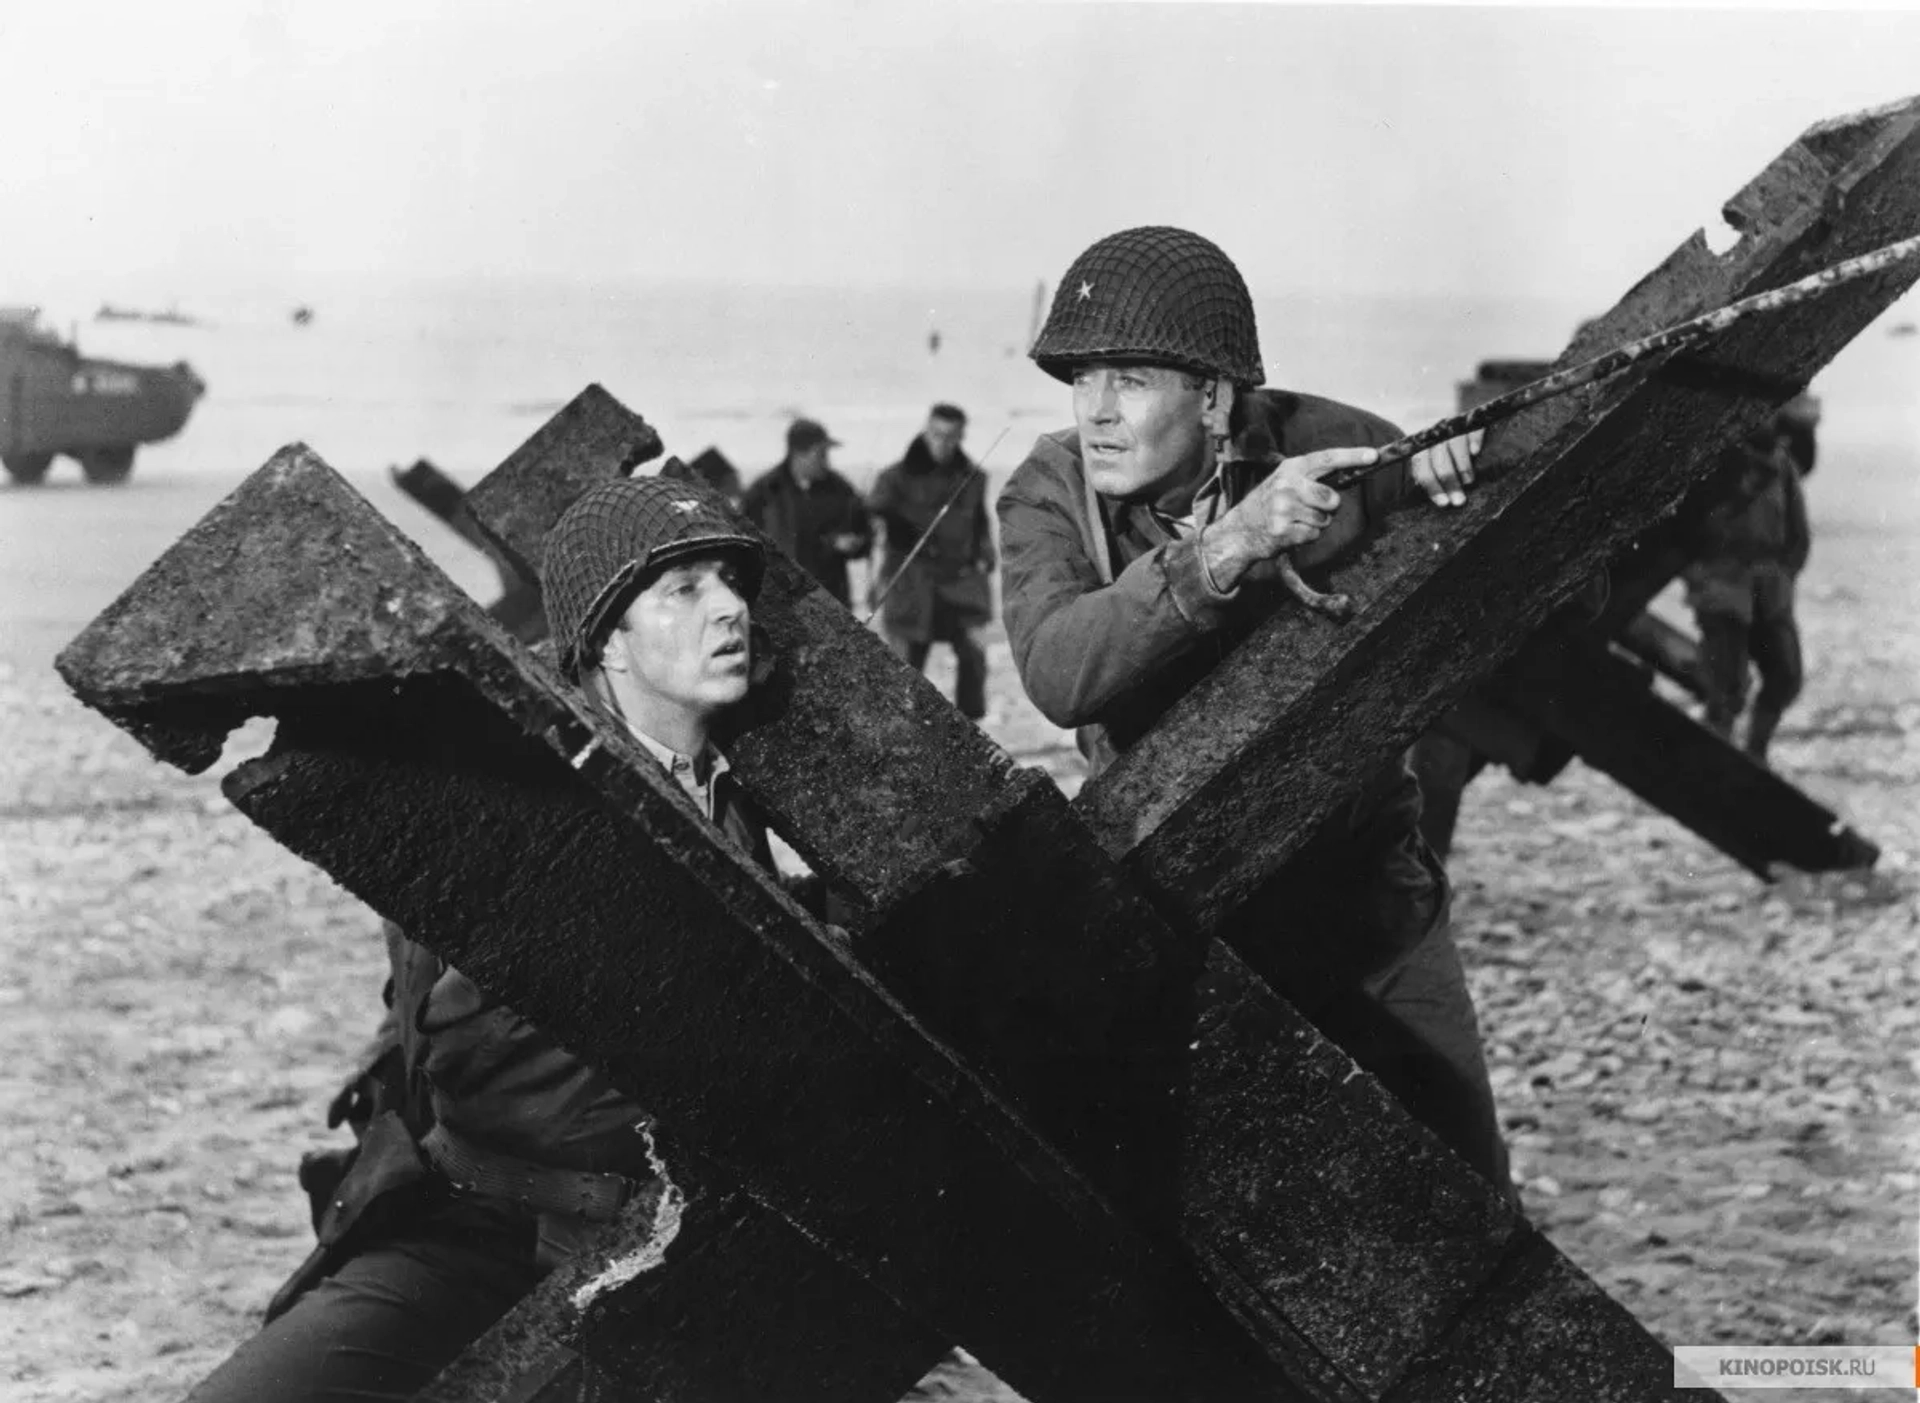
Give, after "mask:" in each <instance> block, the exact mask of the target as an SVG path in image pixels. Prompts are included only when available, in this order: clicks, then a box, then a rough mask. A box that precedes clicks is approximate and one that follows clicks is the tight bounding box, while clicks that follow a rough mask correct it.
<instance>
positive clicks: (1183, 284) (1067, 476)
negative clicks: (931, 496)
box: [998, 228, 1511, 1192]
mask: <svg viewBox="0 0 1920 1403" xmlns="http://www.w3.org/2000/svg"><path fill="white" fill-rule="evenodd" d="M1031 355H1032V357H1033V359H1034V360H1035V361H1036V362H1037V363H1038V364H1039V366H1040V368H1041V369H1042V370H1044V371H1046V372H1047V373H1048V374H1049V375H1051V376H1053V377H1054V378H1055V379H1057V380H1060V381H1063V382H1064V383H1066V384H1068V385H1070V386H1071V387H1072V390H1073V409H1074V418H1075V426H1074V427H1073V428H1071V429H1063V430H1060V431H1058V432H1055V433H1051V434H1046V435H1043V436H1042V437H1041V438H1040V439H1038V440H1037V441H1036V442H1035V444H1034V446H1033V450H1032V452H1031V453H1030V454H1029V455H1028V457H1027V459H1026V461H1025V462H1023V463H1022V464H1021V465H1020V466H1019V467H1018V468H1017V469H1016V470H1015V471H1014V473H1013V476H1012V478H1011V479H1010V480H1009V482H1008V484H1007V487H1006V489H1005V490H1004V491H1003V492H1002V493H1001V496H1000V500H999V504H998V512H999V517H1000V536H1001V558H1002V564H1001V568H1002V572H1003V573H1002V585H1003V596H1004V605H1003V607H1004V613H1005V617H1006V624H1007V633H1008V637H1009V639H1010V641H1011V643H1012V645H1013V655H1014V661H1015V664H1016V665H1017V667H1018V668H1019V671H1020V676H1021V680H1022V682H1023V683H1024V684H1025V686H1026V689H1027V693H1028V695H1029V696H1031V697H1032V699H1033V701H1034V703H1035V704H1036V705H1037V706H1038V707H1039V708H1040V710H1041V711H1042V712H1043V713H1045V714H1046V715H1047V717H1048V718H1049V719H1051V720H1052V721H1053V722H1054V723H1055V724H1057V725H1062V726H1073V727H1077V728H1078V729H1079V736H1080V746H1081V750H1082V752H1083V753H1084V754H1085V755H1086V756H1087V758H1088V761H1089V763H1090V766H1091V768H1092V769H1093V771H1094V772H1095V773H1098V772H1099V771H1100V770H1101V769H1103V768H1104V767H1105V766H1106V765H1107V764H1108V763H1110V762H1111V761H1112V759H1113V758H1114V756H1115V755H1117V754H1118V753H1119V752H1120V751H1122V750H1124V749H1126V747H1127V746H1128V745H1130V744H1131V743H1132V742H1133V741H1134V740H1135V739H1137V738H1138V737H1139V736H1140V735H1142V734H1143V733H1144V732H1145V731H1146V730H1147V729H1148V728H1149V727H1150V726H1152V725H1153V723H1154V722H1155V721H1156V720H1157V719H1158V718H1159V717H1160V716H1161V714H1162V713H1163V712H1165V711H1166V710H1167V708H1168V707H1170V706H1171V705H1172V704H1173V703H1174V701H1176V700H1177V699H1178V698H1179V697H1180V696H1182V695H1183V694H1184V693H1186V692H1187V691H1188V690H1189V689H1190V688H1191V687H1192V686H1193V685H1194V683H1195V682H1196V681H1197V680H1198V679H1199V678H1200V677H1201V676H1202V675H1203V674H1204V673H1206V672H1207V671H1208V669H1210V668H1211V667H1212V666H1213V665H1214V664H1215V663H1216V662H1218V661H1219V660H1220V659H1221V658H1222V657H1224V656H1225V655H1226V653H1227V651H1228V650H1229V649H1230V648H1231V647H1232V646H1233V644H1234V643H1235V642H1237V641H1238V640H1239V639H1240V638H1241V637H1243V636H1244V635H1245V634H1247V633H1248V632H1250V631H1251V630H1252V628H1253V627H1254V626H1255V624H1257V623H1258V621H1259V620H1260V619H1262V618H1264V617H1266V615H1267V614H1269V613H1271V612H1272V611H1273V610H1274V609H1276V608H1293V607H1300V606H1299V604H1298V603H1297V601H1295V600H1294V599H1293V598H1292V597H1291V596H1289V595H1288V594H1285V593H1283V592H1282V591H1281V589H1280V588H1279V586H1278V585H1277V583H1276V574H1277V567H1276V565H1275V561H1276V558H1277V557H1279V556H1281V555H1282V553H1287V554H1290V555H1291V556H1292V559H1293V561H1294V563H1295V564H1296V565H1297V566H1299V567H1300V568H1302V569H1307V570H1311V569H1312V568H1314V567H1319V566H1325V565H1326V564H1328V563H1329V562H1330V561H1332V560H1334V559H1335V558H1337V557H1339V556H1341V555H1344V554H1345V553H1347V552H1349V551H1350V550H1352V549H1353V548H1354V547H1355V545H1356V544H1357V543H1359V542H1360V541H1362V540H1363V539H1364V538H1365V536H1366V535H1367V533H1368V532H1369V530H1370V529H1371V528H1372V527H1373V525H1374V523H1376V522H1377V521H1378V520H1379V519H1380V518H1381V516H1382V515H1383V514H1384V513H1385V512H1386V511H1387V510H1388V509H1390V508H1392V507H1395V506H1397V505H1399V504H1400V503H1401V502H1402V501H1404V500H1411V501H1413V502H1416V503H1417V502H1419V501H1421V499H1422V497H1424V498H1425V499H1426V500H1430V501H1431V502H1432V503H1434V504H1435V505H1438V506H1443V507H1444V506H1455V505H1458V504H1460V503H1461V502H1463V501H1464V500H1465V491H1466V488H1467V487H1468V486H1470V485H1471V483H1472V481H1473V461H1472V455H1473V451H1474V449H1475V448H1477V442H1469V441H1466V440H1456V441H1454V442H1452V443H1449V444H1445V445H1442V446H1441V447H1440V448H1438V449H1436V450H1434V451H1432V452H1430V453H1428V454H1423V455H1422V456H1421V457H1420V458H1418V459H1416V460H1413V461H1412V462H1411V463H1409V464H1407V465H1405V466H1404V467H1402V468H1401V469H1399V470H1390V471H1388V472H1384V473H1380V474H1375V475H1373V476H1372V477H1369V478H1367V479H1366V480H1365V482H1364V483H1363V485H1362V486H1361V487H1359V488H1356V489H1353V490H1350V491H1348V492H1346V493H1338V492H1335V491H1334V490H1333V489H1331V488H1329V487H1327V486H1325V485H1323V484H1322V483H1320V482H1319V481H1317V479H1318V477H1319V476H1320V475H1322V474H1324V473H1326V472H1328V471H1331V470H1332V469H1335V468H1339V467H1345V466H1366V465H1370V464H1371V463H1373V462H1374V461H1375V460H1376V458H1377V454H1376V453H1375V449H1376V448H1377V447H1379V446H1380V445H1382V444H1385V443H1388V442H1390V441H1392V440H1393V439H1395V438H1397V437H1399V433H1398V431H1397V430H1396V429H1395V427H1394V426H1393V425H1392V424H1389V423H1388V422H1387V421H1385V420H1384V419H1381V418H1379V417H1378V416H1376V415H1373V414H1369V413H1367V412H1366V411H1364V410H1360V409H1354V408H1350V407H1348V406H1346V405H1343V404H1338V403H1335V402H1334V401H1332V400H1328V399H1322V398H1319V397H1317V396H1314V395H1308V394H1301V393H1296V392H1292V391H1286V390H1262V389H1260V388H1259V387H1260V386H1261V385H1262V384H1263V383H1264V381H1265V379H1266V372H1265V369H1264V367H1263V366H1262V364H1261V359H1260V346H1259V338H1258V335H1257V333H1256V330H1255V325H1254V313H1253V302H1252V299H1251V297H1250V296H1249V295H1248V292H1247V287H1246V283H1245V282H1244V281H1243V280H1242V278H1241V276H1240V272H1239V270H1238V269H1237V268H1236V267H1235V266H1234V264H1233V262H1232V260H1230V259H1229V258H1228V257H1227V256H1226V254H1225V253H1223V252H1222V251H1221V250H1220V249H1219V248H1218V247H1217V246H1215V245H1214V244H1213V243H1211V242H1209V241H1208V240H1206V239H1204V238H1201V237H1200V236H1199V235H1197V234H1193V233H1189V232H1187V231H1186V230H1182V229H1171V228H1141V229H1129V230H1125V231H1123V232H1121V233H1118V234H1114V235H1111V236H1110V237H1108V238H1105V239H1102V240H1100V241H1099V242H1098V243H1096V244H1094V245H1093V246H1092V247H1091V248H1089V249H1087V251H1086V252H1084V253H1083V254H1081V255H1080V257H1079V258H1078V259H1076V260H1075V262H1074V264H1073V266H1072V267H1071V268H1069V269H1068V270H1067V274H1066V276H1065V277H1064V278H1063V279H1062V280H1061V281H1060V283H1059V286H1058V290H1057V292H1056V294H1055V297H1054V301H1053V307H1052V310H1051V312H1050V314H1049V316H1048V318H1047V321H1046V324H1045V326H1044V327H1043V328H1042V329H1041V332H1040V336H1039V338H1038V340H1036V342H1035V343H1034V346H1033V350H1032V352H1031ZM1222 397H1230V398H1231V402H1232V406H1233V414H1232V420H1231V422H1232V423H1233V425H1234V429H1235V432H1236V433H1239V434H1242V435H1245V436H1246V437H1245V438H1243V440H1242V441H1243V442H1245V441H1247V439H1248V438H1251V439H1259V440H1263V441H1264V442H1265V443H1270V444H1271V445H1272V446H1273V447H1275V448H1277V450H1278V455H1277V456H1278V458H1279V462H1278V465H1277V466H1261V467H1259V468H1257V469H1256V473H1255V476H1256V477H1257V480H1254V481H1251V482H1249V481H1244V480H1241V479H1240V474H1239V472H1238V471H1236V472H1235V473H1233V474H1231V475H1230V474H1229V473H1227V472H1224V471H1221V470H1220V469H1221V467H1222V465H1220V464H1216V463H1215V462H1214V460H1213V459H1214V453H1213V447H1212V443H1211V441H1210V438H1209V435H1208V432H1207V428H1206V425H1205V422H1204V420H1203V415H1204V413H1205V411H1206V410H1207V408H1208V405H1209V400H1210V399H1212V400H1214V401H1216V402H1217V401H1219V400H1220V399H1221V398H1222ZM1267 456H1271V455H1267ZM1239 466H1240V467H1244V466H1247V465H1244V464H1242V465H1239ZM1419 814H1420V793H1419V789H1418V787H1417V785H1416V784H1415V782H1414V779H1413V776H1412V773H1411V771H1410V770H1409V769H1408V767H1407V765H1406V762H1405V760H1404V759H1399V760H1396V761H1395V762H1394V763H1393V764H1391V765H1389V766H1387V767H1386V768H1385V769H1384V770H1383V771H1382V772H1381V773H1380V774H1378V775H1376V776H1374V777H1373V779H1372V781H1371V782H1370V783H1369V784H1368V785H1367V786H1366V787H1365V788H1364V789H1363V791H1362V792H1361V793H1360V794H1358V795H1356V796H1355V797H1353V798H1352V799H1350V800H1349V801H1348V802H1347V803H1346V804H1345V805H1344V806H1343V807H1342V808H1341V809H1340V810H1338V811H1336V812H1335V813H1334V814H1333V815H1332V816H1331V817H1330V818H1329V819H1328V821H1327V822H1326V824H1325V825H1324V826H1323V827H1322V829H1321V831H1320V832H1319V833H1318V834H1317V835H1316V836H1315V837H1314V839H1313V840H1312V841H1311V842H1310V843H1309V844H1308V845H1307V846H1306V847H1305V848H1304V849H1303V850H1302V851H1301V853H1300V854H1299V855H1298V856H1297V857H1296V858H1295V859H1294V860H1293V861H1292V862H1290V863H1289V864H1288V865H1287V867H1286V868H1285V869H1284V870H1283V871H1282V872H1281V873H1279V874H1278V875H1277V876H1276V877H1275V878H1274V879H1273V880H1272V881H1271V882H1269V883H1268V884H1267V886H1266V887H1265V888H1263V889H1262V890H1261V891H1260V892H1258V893H1256V894H1255V896H1254V897H1253V899H1251V900H1250V901H1248V902H1247V903H1246V904H1245V905H1244V906H1243V907H1242V908H1241V909H1240V911H1239V912H1238V913H1237V914H1236V916H1235V917H1234V926H1235V929H1233V930H1232V931H1230V932H1223V933H1225V934H1229V935H1230V937H1231V939H1232V941H1233V943H1234V944H1235V945H1236V947H1237V948H1238V949H1239V950H1240V951H1241V952H1242V953H1243V954H1244V955H1246V956H1247V957H1248V958H1249V960H1250V961H1251V962H1252V963H1254V964H1255V965H1256V967H1257V968H1258V969H1259V970H1260V972H1261V974H1262V975H1263V977H1265V978H1266V979H1267V980H1268V982H1269V983H1271V984H1272V985H1273V986H1274V987H1275V988H1276V989H1278V990H1279V991H1280V992H1281V993H1283V994H1284V995H1286V996H1287V997H1288V998H1289V999H1291V1000H1292V1001H1293V1002H1294V1003H1295V1004H1296V1005H1297V1006H1298V1007H1299V1008H1300V1009H1301V1010H1302V1012H1304V1013H1306V1014H1307V1015H1308V1016H1309V1017H1310V1018H1312V1019H1314V1020H1315V1022H1317V1023H1318V1024H1319V1026H1320V1027H1321V1028H1322V1029H1323V1030H1324V1031H1325V1032H1326V1033H1327V1034H1328V1035H1329V1036H1330V1037H1332V1038H1333V1039H1334V1040H1335V1041H1337V1042H1339V1043H1341V1045H1342V1046H1344V1047H1346V1048H1347V1050H1348V1051H1349V1052H1351V1053H1352V1054H1353V1055H1354V1057H1355V1059H1356V1060H1357V1061H1359V1062H1360V1064H1361V1065H1362V1066H1364V1067H1366V1068H1367V1069H1368V1070H1370V1071H1372V1072H1373V1073H1374V1074H1375V1075H1376V1076H1378V1077H1379V1078H1380V1079H1381V1081H1382V1082H1384V1083H1385V1084H1386V1085H1387V1086H1388V1088H1389V1089H1390V1090H1392V1091H1393V1092H1394V1093H1395V1094H1396V1095H1398V1096H1399V1097H1400V1099H1401V1100H1402V1101H1403V1102H1404V1103H1405V1104H1406V1106H1407V1107H1408V1109H1409V1110H1410V1111H1411V1112H1412V1113H1413V1114H1414V1115H1415V1116H1417V1117H1419V1118H1421V1119H1423V1120H1425V1121H1426V1122H1427V1123H1428V1124H1429V1125H1430V1126H1431V1127H1432V1128H1433V1129H1434V1130H1435V1131H1436V1132H1437V1133H1439V1134H1440V1136H1441V1137H1442V1138H1443V1139H1445V1140H1446V1141H1448V1143H1450V1144H1451V1145H1453V1147H1454V1148H1455V1149H1456V1150H1457V1151H1459V1152H1460V1153H1461V1154H1462V1155H1463V1156H1464V1157H1465V1158H1467V1159H1468V1160H1469V1161H1470V1162H1471V1163H1473V1164H1474V1165H1475V1166H1476V1167H1478V1168H1479V1169H1480V1170H1481V1171H1482V1172H1483V1173H1484V1174H1486V1175H1488V1176H1489V1178H1491V1179H1492V1180H1493V1181H1494V1182H1495V1183H1496V1184H1498V1185H1499V1186H1501V1187H1502V1188H1503V1189H1506V1190H1507V1191H1509V1192H1510V1191H1511V1189H1510V1185H1509V1183H1508V1178H1507V1168H1506V1153H1505V1149H1504V1146H1503V1145H1502V1143H1501V1139H1500V1133H1499V1125H1498V1121H1497V1118H1496V1116H1495V1114H1494V1108H1493V1099H1492V1092H1491V1090H1490V1088H1489V1086H1488V1082H1487V1073H1486V1066H1485V1062H1484V1059H1483V1057H1482V1054H1481V1051H1480V1043H1479V1032H1478V1029H1477V1027H1476V1025H1475V1019H1474V1012H1473V1005H1472V1002H1471V1000H1470V998H1469V996H1468V993H1467V989H1466V984H1465V980H1464V978H1463V976H1462V973H1461V968H1460V961H1459V956H1458V954H1457V952H1456V951H1455V949H1454V946H1453V942H1452V939H1451V936H1450V934H1449V932H1448V927H1447V909H1448V901H1449V892H1448V886H1447V881H1446V876H1445V873H1444V871H1443V870H1442V868H1441V866H1440V863H1439V861H1438V859H1437V858H1435V857H1434V855H1433V854H1432V853H1431V852H1430V851H1429V850H1428V848H1427V846H1426V844H1425V843H1424V842H1422V841H1421V839H1420V836H1419V832H1418V828H1417V823H1418V819H1419Z"/></svg>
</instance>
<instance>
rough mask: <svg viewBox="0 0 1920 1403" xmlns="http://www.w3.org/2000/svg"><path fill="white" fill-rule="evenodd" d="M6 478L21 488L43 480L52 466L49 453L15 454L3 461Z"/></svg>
mask: <svg viewBox="0 0 1920 1403" xmlns="http://www.w3.org/2000/svg"><path fill="white" fill-rule="evenodd" d="M5 462H6V465H7V476H8V477H10V478H12V479H13V480H14V481H15V482H17V483H19V484H20V485H21V486H22V487H32V486H34V485H36V484H37V483H39V482H41V481H42V480H44V479H45V477H46V475H47V469H48V468H50V467H52V466H53V455H52V454H51V453H15V454H13V455H12V456H11V457H9V458H7V459H6V460H5Z"/></svg>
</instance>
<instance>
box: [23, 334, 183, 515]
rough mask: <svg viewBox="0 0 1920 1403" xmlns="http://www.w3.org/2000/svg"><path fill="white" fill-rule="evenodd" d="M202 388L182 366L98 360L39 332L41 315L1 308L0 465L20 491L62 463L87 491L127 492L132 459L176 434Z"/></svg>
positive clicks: (180, 364)
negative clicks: (88, 485)
mask: <svg viewBox="0 0 1920 1403" xmlns="http://www.w3.org/2000/svg"><path fill="white" fill-rule="evenodd" d="M206 388H207V387H206V384H205V383H204V382H203V381H202V380H201V379H200V377H199V376H198V375H195V374H194V373H193V369H192V367H191V366H189V365H188V364H187V363H186V362H185V361H181V362H179V363H178V364H177V365H171V366H150V365H125V364H122V363H120V362H118V361H106V360H94V359H92V358H91V357H88V356H83V355H81V354H80V349H79V347H78V346H75V345H73V344H71V343H69V342H66V341H62V340H61V339H60V338H59V337H58V336H57V335H55V334H54V333H53V332H51V331H48V330H46V329H45V328H43V327H41V326H40V324H39V309H38V308H36V307H0V465H4V466H5V468H6V470H7V475H8V476H9V477H11V478H12V479H13V480H14V481H15V482H17V483H20V484H22V485H30V484H33V483H37V482H39V481H41V480H42V479H43V478H45V477H46V475H47V470H48V469H49V468H51V467H52V466H53V460H54V457H55V456H56V455H60V454H64V455H65V456H67V457H69V458H72V459H74V460H75V461H76V462H78V463H79V464H80V471H81V472H83V473H85V474H86V478H87V481H88V482H92V483H100V484H110V483H120V482H125V481H126V480H127V476H128V474H130V473H131V472H132V471H133V451H134V449H135V448H136V447H138V446H139V445H140V444H143V443H158V442H160V441H161V440H162V439H167V438H172V437H173V436H174V435H175V434H177V433H179V432H180V430H181V428H182V427H183V426H184V425H185V424H186V422H187V416H188V415H189V414H191V413H192V412H193V406H194V404H195V403H196V402H197V401H198V400H199V398H200V396H201V395H202V394H203V393H205V391H206Z"/></svg>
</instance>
